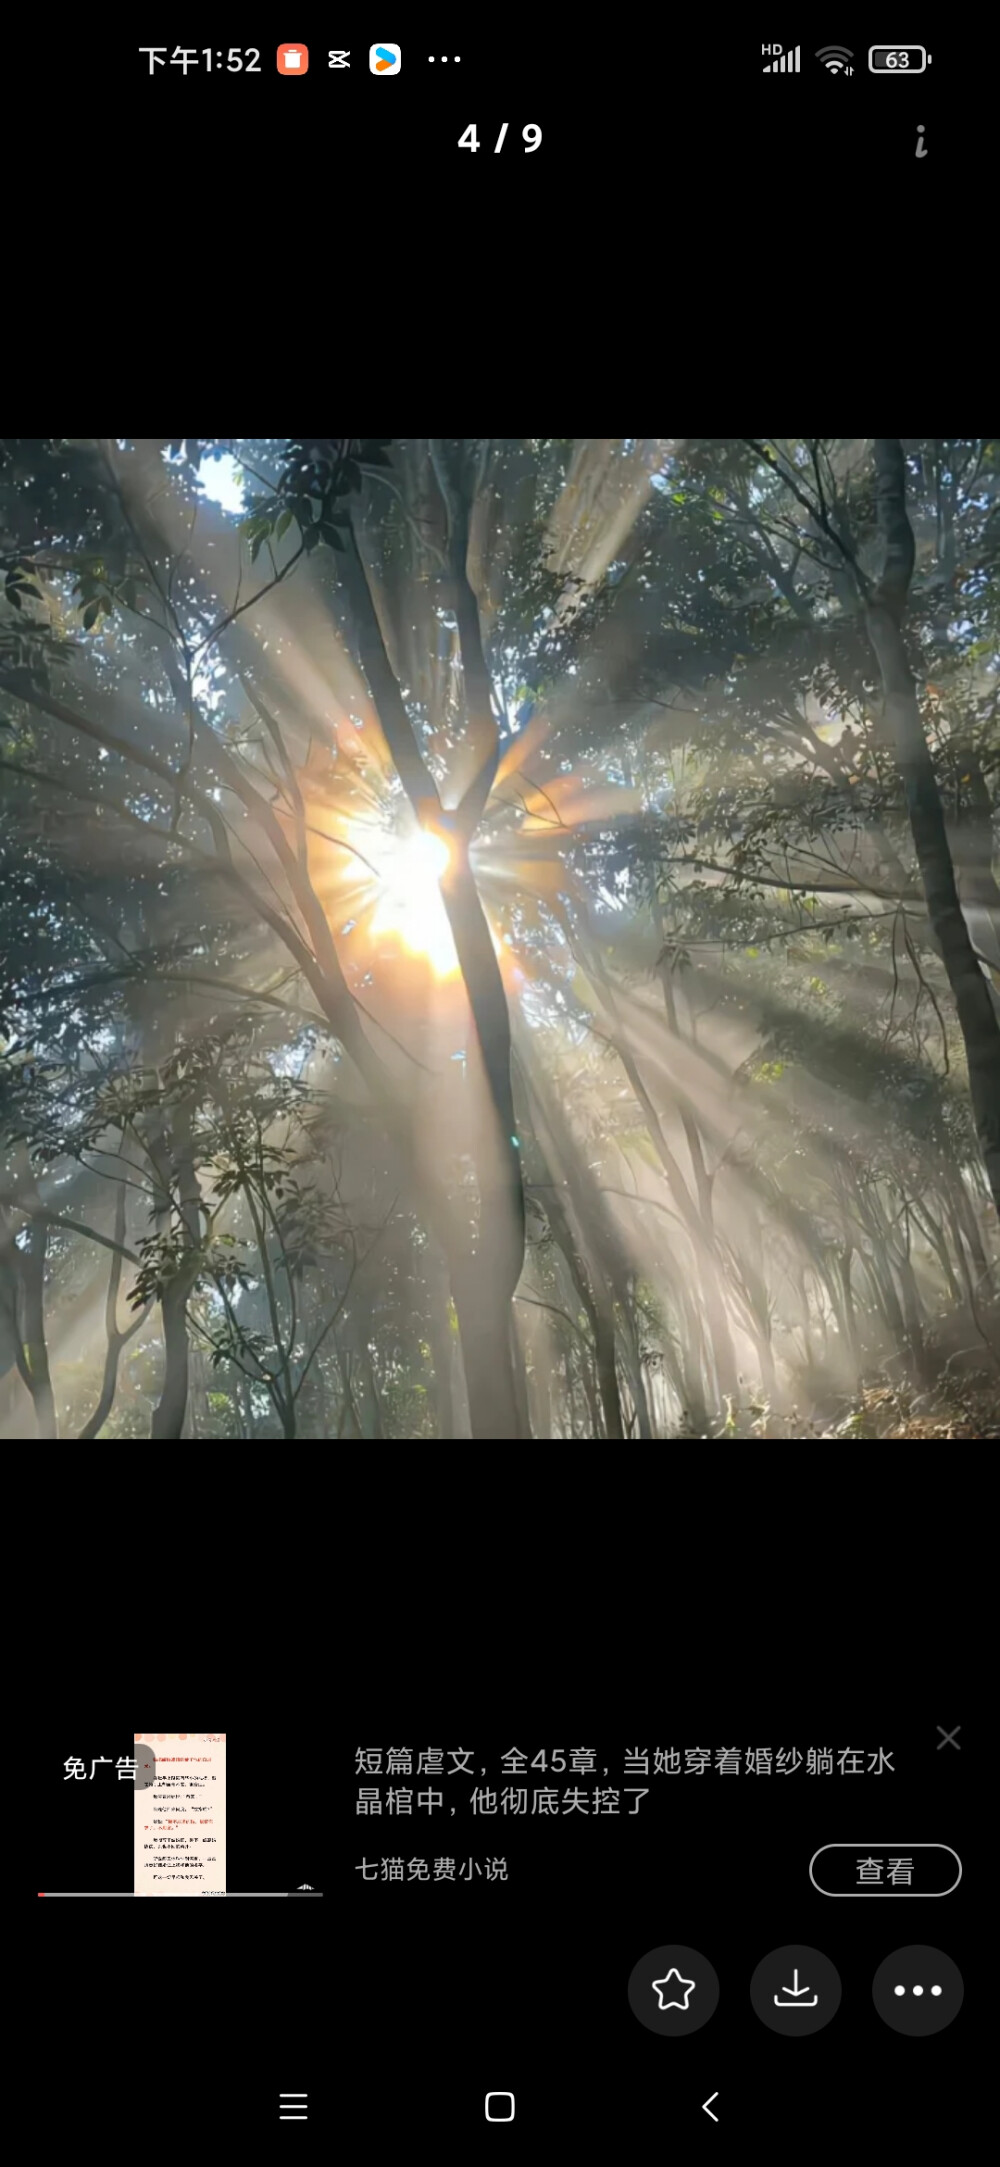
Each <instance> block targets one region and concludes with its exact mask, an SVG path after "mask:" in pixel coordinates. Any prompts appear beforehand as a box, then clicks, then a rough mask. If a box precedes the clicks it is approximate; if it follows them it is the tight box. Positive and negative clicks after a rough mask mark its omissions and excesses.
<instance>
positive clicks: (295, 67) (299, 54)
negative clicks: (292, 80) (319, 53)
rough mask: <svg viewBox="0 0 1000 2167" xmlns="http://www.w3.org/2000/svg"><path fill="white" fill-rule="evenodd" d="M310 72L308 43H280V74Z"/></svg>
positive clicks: (305, 73)
mask: <svg viewBox="0 0 1000 2167" xmlns="http://www.w3.org/2000/svg"><path fill="white" fill-rule="evenodd" d="M308 72H309V47H308V45H279V47H278V74H279V75H307V74H308Z"/></svg>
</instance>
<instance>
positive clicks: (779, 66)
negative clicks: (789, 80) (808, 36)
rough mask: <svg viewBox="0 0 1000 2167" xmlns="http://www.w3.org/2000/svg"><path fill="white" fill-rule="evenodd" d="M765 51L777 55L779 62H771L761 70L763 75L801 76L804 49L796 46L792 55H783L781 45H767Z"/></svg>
mask: <svg viewBox="0 0 1000 2167" xmlns="http://www.w3.org/2000/svg"><path fill="white" fill-rule="evenodd" d="M764 51H765V52H767V53H777V54H778V55H779V56H780V57H779V58H778V59H777V60H769V61H768V62H767V65H766V67H764V68H763V69H762V70H761V73H762V74H763V75H800V74H801V72H802V47H801V45H795V46H793V47H792V50H791V52H790V53H783V52H782V50H781V47H780V45H766V46H765V47H764Z"/></svg>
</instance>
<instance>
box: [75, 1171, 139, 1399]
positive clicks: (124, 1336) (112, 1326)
mask: <svg viewBox="0 0 1000 2167" xmlns="http://www.w3.org/2000/svg"><path fill="white" fill-rule="evenodd" d="M114 1238H115V1241H116V1242H117V1243H118V1245H119V1246H118V1248H117V1249H116V1250H115V1253H114V1255H113V1257H112V1259H111V1270H110V1272H109V1274H108V1291H107V1296H106V1298H105V1303H104V1329H105V1332H106V1333H107V1346H106V1347H105V1350H104V1375H103V1377H102V1379H101V1390H100V1395H99V1397H98V1401H97V1406H96V1407H95V1409H94V1412H93V1414H92V1415H91V1417H90V1421H89V1422H85V1423H84V1426H83V1428H82V1430H81V1431H80V1439H81V1442H82V1441H83V1440H85V1439H88V1438H91V1437H97V1436H98V1435H99V1434H100V1432H101V1430H102V1429H103V1428H104V1425H105V1423H106V1421H107V1419H108V1416H109V1414H110V1413H111V1409H112V1407H113V1406H114V1402H115V1393H116V1391H117V1389H118V1364H119V1361H120V1359H121V1351H122V1348H123V1347H124V1346H126V1345H127V1343H128V1341H129V1340H130V1339H132V1338H133V1337H134V1335H135V1333H136V1332H137V1331H138V1330H139V1328H140V1326H141V1325H142V1324H144V1323H145V1321H146V1318H147V1316H148V1315H149V1309H150V1304H149V1303H148V1302H147V1303H146V1306H145V1308H144V1309H142V1310H140V1312H139V1315H138V1316H137V1317H135V1318H134V1319H133V1321H132V1323H131V1324H130V1325H129V1326H128V1328H127V1329H126V1330H125V1331H124V1332H120V1331H119V1330H118V1289H119V1287H120V1285H121V1276H122V1261H123V1259H122V1249H123V1246H124V1242H125V1183H124V1182H123V1181H120V1182H119V1183H118V1193H117V1195H116V1197H115V1221H114Z"/></svg>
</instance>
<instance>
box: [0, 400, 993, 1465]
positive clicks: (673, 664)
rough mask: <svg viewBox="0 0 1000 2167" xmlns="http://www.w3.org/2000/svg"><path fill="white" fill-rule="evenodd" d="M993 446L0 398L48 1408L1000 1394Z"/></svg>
mask: <svg viewBox="0 0 1000 2167" xmlns="http://www.w3.org/2000/svg"><path fill="white" fill-rule="evenodd" d="M998 490H1000V447H998V445H997V443H996V442H995V441H994V440H992V439H980V438H962V439H896V438H874V439H871V438H796V437H791V438H770V439H762V438H751V437H747V438H713V439H698V438H669V437H668V438H657V439H649V438H634V439H633V438H625V439H620V438H583V439H571V438H547V437H543V438H475V439H469V438H462V439H459V438H454V439H446V438H390V437H374V438H290V439H286V438H268V437H261V438H233V439H222V438H210V439H192V438H141V439H137V438H109V439H104V438H63V437H53V438H38V439H35V438H31V439H27V438H8V439H5V440H3V441H2V444H0V585H2V599H0V838H2V850H3V885H2V889H0V916H2V926H0V955H2V966H0V1115H2V1122H0V1423H2V1427H3V1431H4V1434H6V1435H7V1436H19V1435H38V1436H40V1437H42V1438H46V1439H60V1440H63V1439H73V1438H79V1439H99V1440H101V1441H110V1440H114V1439H119V1438H128V1437H143V1436H153V1437H176V1438H216V1439H242V1440H250V1439H256V1438H261V1439H287V1440H300V1439H301V1440H307V1439H308V1440H327V1439H385V1440H400V1441H416V1440H419V1439H428V1440H433V1439H455V1440H462V1439H467V1440H473V1439H481V1438H510V1439H511V1440H516V1441H524V1442H526V1441H530V1440H545V1439H563V1440H570V1439H572V1440H576V1439H581V1440H583V1439H612V1438H616V1439H621V1440H625V1439H644V1440H654V1439H660V1438H663V1439H668V1438H676V1437H688V1438H690V1437H699V1438H706V1439H709V1438H711V1439H729V1440H733V1441H735V1440H737V1439H744V1440H752V1439H765V1438H773V1437H795V1436H862V1437H867V1436H872V1437H878V1436H938V1435H940V1436H951V1435H955V1436H976V1435H979V1434H982V1433H984V1432H987V1433H989V1434H992V1435H996V1434H997V1427H996V1419H995V1407H996V1402H997V1376H998V1370H1000V1289H998V1263H1000V1225H998V1212H1000V889H998V886H997V880H996V875H995V871H994V865H995V851H996V839H997V805H998V802H1000V729H998V720H997V697H998V674H997V665H998V651H1000V642H998V615H1000V608H998V593H1000V589H998V553H1000V518H998V509H997V507H998Z"/></svg>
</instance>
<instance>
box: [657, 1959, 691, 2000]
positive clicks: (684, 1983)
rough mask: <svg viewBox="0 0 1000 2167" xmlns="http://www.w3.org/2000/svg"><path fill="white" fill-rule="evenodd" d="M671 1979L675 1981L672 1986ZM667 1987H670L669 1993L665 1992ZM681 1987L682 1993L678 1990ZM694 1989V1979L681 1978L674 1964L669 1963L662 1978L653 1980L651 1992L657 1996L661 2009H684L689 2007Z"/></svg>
mask: <svg viewBox="0 0 1000 2167" xmlns="http://www.w3.org/2000/svg"><path fill="white" fill-rule="evenodd" d="M672 1980H673V1981H675V1982H676V1983H675V1984H674V1985H673V1986H671V1981H672ZM667 1987H671V1991H670V1993H669V1994H667V1992H666V1989H667ZM681 1987H683V1988H684V1989H685V1991H684V1993H683V1995H681V1994H680V1992H679V1989H680V1988H681ZM694 1990H695V1981H694V1980H693V1979H682V1978H681V1975H680V1972H679V1971H678V1969H677V1966H676V1964H673V1965H671V1968H670V1970H669V1971H668V1972H667V1974H666V1976H665V1977H664V1978H663V1979H654V1980H653V1992H654V1994H656V1995H657V1996H658V1997H659V2005H660V2008H661V2009H683V2010H685V2011H686V2010H687V2009H688V2008H689V2007H690V2001H691V1996H692V1994H693V1993H694Z"/></svg>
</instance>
